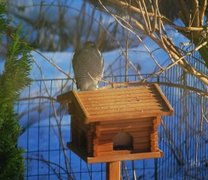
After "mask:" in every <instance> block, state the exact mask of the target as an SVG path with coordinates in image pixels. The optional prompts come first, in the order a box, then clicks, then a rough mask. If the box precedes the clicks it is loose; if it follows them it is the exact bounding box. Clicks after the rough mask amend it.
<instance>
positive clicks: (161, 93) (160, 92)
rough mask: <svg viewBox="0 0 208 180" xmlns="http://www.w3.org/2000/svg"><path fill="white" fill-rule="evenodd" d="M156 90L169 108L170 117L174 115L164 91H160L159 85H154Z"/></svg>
mask: <svg viewBox="0 0 208 180" xmlns="http://www.w3.org/2000/svg"><path fill="white" fill-rule="evenodd" d="M154 86H155V88H156V89H157V92H158V93H159V94H160V97H161V98H162V99H163V100H164V101H165V104H166V105H167V106H168V109H169V111H170V115H172V114H173V112H174V110H173V107H172V106H171V104H170V103H169V101H168V99H167V98H166V96H165V95H164V94H163V92H162V90H161V89H160V87H159V85H158V84H154Z"/></svg>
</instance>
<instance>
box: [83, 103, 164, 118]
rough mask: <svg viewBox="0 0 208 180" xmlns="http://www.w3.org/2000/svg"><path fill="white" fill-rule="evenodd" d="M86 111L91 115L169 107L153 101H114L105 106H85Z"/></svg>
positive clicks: (161, 109) (162, 109) (160, 109)
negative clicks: (134, 102) (122, 102)
mask: <svg viewBox="0 0 208 180" xmlns="http://www.w3.org/2000/svg"><path fill="white" fill-rule="evenodd" d="M85 109H86V111H87V112H88V113H89V114H90V115H96V114H99V113H105V114H107V113H111V112H133V111H150V110H159V111H167V109H165V108H163V107H162V106H161V105H160V104H159V103H153V102H151V101H150V102H142V103H137V104H133V103H124V104H120V103H117V104H116V103H113V102H112V104H106V105H105V106H102V104H100V105H99V106H96V105H95V106H93V107H92V106H88V105H86V106H85Z"/></svg>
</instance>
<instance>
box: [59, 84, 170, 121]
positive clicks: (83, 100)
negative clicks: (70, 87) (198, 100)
mask: <svg viewBox="0 0 208 180" xmlns="http://www.w3.org/2000/svg"><path fill="white" fill-rule="evenodd" d="M58 101H59V102H61V103H68V104H69V112H70V113H71V114H76V115H77V116H79V117H80V118H82V119H84V121H85V123H89V122H99V121H109V120H126V119H131V120H132V119H135V120H136V119H138V118H140V117H155V116H164V115H172V114H173V108H172V107H171V105H170V103H169V102H168V100H167V98H166V97H165V95H164V94H163V92H162V91H161V89H160V87H159V86H158V85H157V84H143V85H140V86H136V87H124V88H110V89H99V90H96V91H69V92H67V93H65V94H62V95H60V96H58Z"/></svg>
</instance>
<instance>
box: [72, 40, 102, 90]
mask: <svg viewBox="0 0 208 180" xmlns="http://www.w3.org/2000/svg"><path fill="white" fill-rule="evenodd" d="M72 65H73V70H74V76H75V80H76V84H77V89H80V90H81V91H87V90H95V89H97V88H98V83H99V81H100V80H101V79H102V77H103V71H104V62H103V57H102V55H101V53H100V51H99V50H98V48H97V47H96V45H95V43H93V42H86V43H85V44H84V46H83V47H82V48H81V49H79V50H76V51H75V53H74V56H73V59H72Z"/></svg>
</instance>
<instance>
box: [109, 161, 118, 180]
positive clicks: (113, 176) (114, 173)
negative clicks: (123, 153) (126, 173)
mask: <svg viewBox="0 0 208 180" xmlns="http://www.w3.org/2000/svg"><path fill="white" fill-rule="evenodd" d="M106 165H107V166H106V168H107V173H106V179H107V180H120V179H121V161H114V162H109V163H107V164H106Z"/></svg>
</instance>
